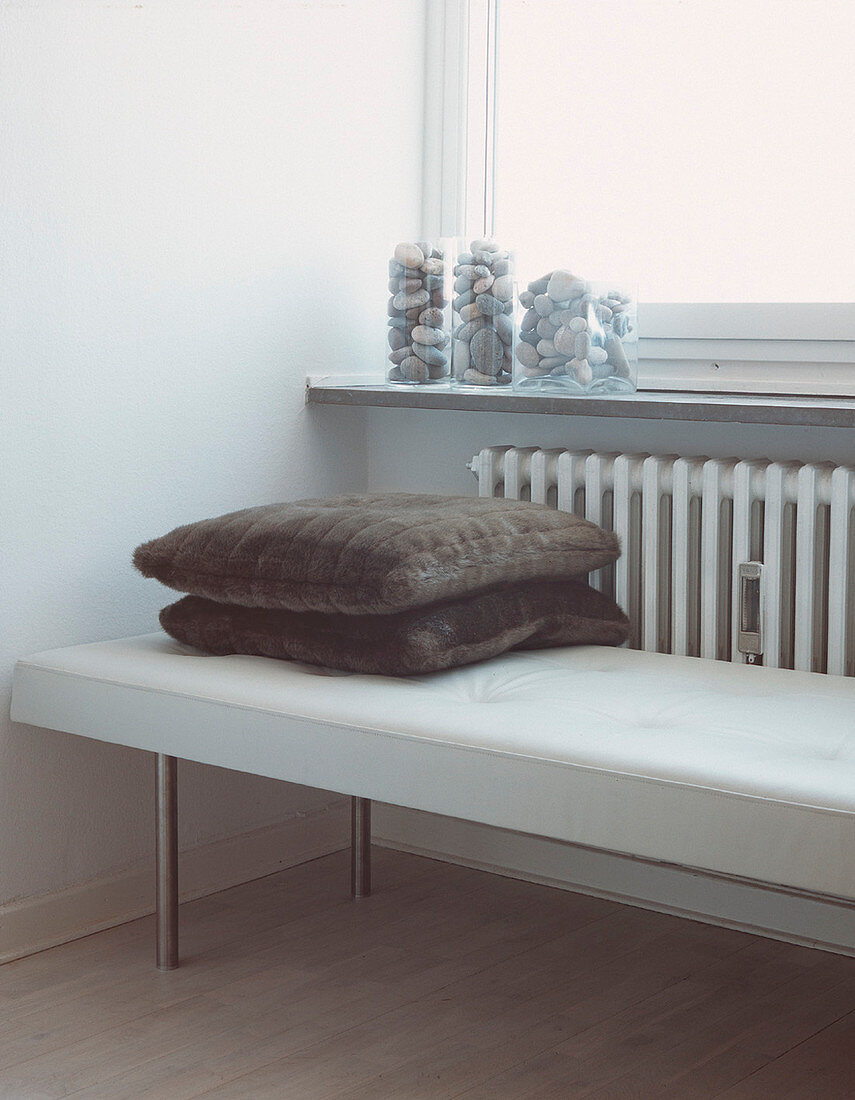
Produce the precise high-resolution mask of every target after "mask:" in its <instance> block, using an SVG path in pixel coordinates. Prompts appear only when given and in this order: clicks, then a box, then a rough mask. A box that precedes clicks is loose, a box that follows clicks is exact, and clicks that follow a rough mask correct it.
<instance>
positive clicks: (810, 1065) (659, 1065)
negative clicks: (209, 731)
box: [0, 850, 855, 1100]
mask: <svg viewBox="0 0 855 1100" xmlns="http://www.w3.org/2000/svg"><path fill="white" fill-rule="evenodd" d="M374 877H375V891H376V892H375V895H374V896H373V897H372V898H370V899H366V900H364V901H361V902H358V903H356V904H354V903H352V902H351V901H350V899H349V897H348V896H347V894H348V888H349V878H348V867H347V856H346V854H345V853H339V854H337V855H334V856H329V857H327V858H325V859H321V860H316V861H314V862H313V863H307V864H304V865H302V866H300V867H295V868H292V869H290V870H288V871H284V872H282V873H281V874H278V875H274V876H271V877H270V878H266V879H260V880H258V881H256V882H253V883H249V884H247V885H245V886H240V887H237V888H235V889H233V890H229V891H226V892H224V893H221V894H216V895H214V896H213V897H209V898H204V899H202V900H200V901H197V902H194V903H192V904H190V905H186V906H184V907H183V908H182V936H183V943H182V949H183V965H182V968H181V969H180V970H178V971H174V972H172V973H169V974H160V973H157V972H156V971H155V970H154V969H153V967H152V963H153V950H154V945H153V921H152V920H151V919H146V920H141V921H135V922H134V923H132V924H127V925H124V926H123V927H121V928H116V929H112V930H111V931H108V932H102V933H99V934H98V935H95V936H90V937H88V938H87V939H84V940H78V941H77V942H76V943H72V944H67V945H65V946H63V947H58V948H54V949H53V950H51V951H45V952H43V953H41V954H39V955H34V956H32V957H31V958H29V959H22V960H20V961H19V962H15V963H10V964H8V965H7V966H5V967H2V968H0V1097H2V1098H3V1100H35V1098H41V1097H58V1096H70V1095H71V1096H77V1097H93V1098H94V1097H103V1098H109V1100H118V1098H119V1097H127V1098H130V1100H141V1098H143V1097H159V1098H163V1100H182V1098H185V1097H191V1096H205V1097H234V1098H244V1097H247V1098H256V1097H259V1098H261V1097H275V1098H277V1100H281V1098H291V1097H296V1098H299V1100H304V1098H305V1100H313V1098H316V1097H332V1096H335V1097H341V1098H344V1097H347V1098H351V1100H355V1098H356V1097H361V1098H369V1097H370V1098H387V1097H388V1098H392V1097H406V1098H414V1097H424V1098H434V1097H457V1096H461V1097H466V1098H467V1100H475V1098H478V1100H488V1098H489V1100H504V1098H517V1097H562V1098H563V1097H579V1096H585V1097H655V1096H662V1095H667V1096H669V1097H678V1098H684V1097H714V1096H725V1097H728V1098H731V1100H737V1098H738V1100H746V1098H748V1097H770V1098H775V1100H779V1098H786V1097H794V1098H798V1100H807V1098H816V1100H835V1098H838V1097H839V1098H844V1097H845V1098H847V1100H852V1098H853V1097H855V959H848V958H842V957H839V956H835V955H829V954H826V953H823V952H820V951H812V950H810V949H808V948H802V947H792V946H789V945H786V944H782V943H776V942H774V941H772V940H766V939H760V938H757V937H754V936H750V935H747V934H744V933H741V932H731V931H727V930H723V929H718V928H712V927H709V926H706V925H703V924H697V923H693V922H691V921H687V920H680V919H678V918H676V917H667V916H662V915H660V914H656V913H649V912H645V911H644V910H641V909H633V908H630V907H628V906H622V905H618V904H616V903H613V902H607V901H601V900H599V899H594V898H586V897H582V896H579V895H575V894H570V893H566V892H564V891H559V890H552V889H548V888H546V887H541V886H532V885H529V884H526V883H521V882H516V881H514V880H512V879H503V878H499V877H497V876H493V875H488V874H485V873H482V872H478V871H470V870H467V869H464V868H460V867H454V866H451V865H448V864H441V863H436V862H433V861H430V860H426V859H420V858H417V857H415V856H406V855H401V854H399V853H394V852H389V851H383V850H379V851H376V852H375V872H374Z"/></svg>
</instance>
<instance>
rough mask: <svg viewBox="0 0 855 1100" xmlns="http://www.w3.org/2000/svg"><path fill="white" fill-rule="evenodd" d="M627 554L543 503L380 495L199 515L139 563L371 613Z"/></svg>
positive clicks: (156, 571)
mask: <svg viewBox="0 0 855 1100" xmlns="http://www.w3.org/2000/svg"><path fill="white" fill-rule="evenodd" d="M619 553H620V547H619V544H618V540H617V538H616V537H615V536H614V535H612V534H609V533H608V532H606V531H603V530H602V529H601V528H599V527H597V526H596V525H594V524H593V523H588V522H587V521H586V520H584V519H581V518H580V517H579V516H575V515H572V514H571V513H569V512H558V511H556V510H555V509H554V508H548V507H547V506H546V505H542V504H529V503H527V502H525V501H519V500H504V499H492V498H490V499H479V498H477V497H448V496H433V495H422V494H414V493H389V494H382V493H377V494H369V495H366V496H342V497H331V498H328V499H326V500H302V501H297V502H295V503H293V504H268V505H264V506H262V507H260V508H248V509H246V510H244V511H241V512H232V513H230V514H229V515H225V516H219V517H217V518H216V519H205V520H201V521H199V522H198V523H190V524H187V525H186V526H184V527H177V528H176V529H175V530H174V531H171V532H170V533H169V534H167V535H164V536H163V537H162V538H158V539H154V540H152V541H151V542H146V543H143V545H142V546H139V547H138V548H137V550H136V553H135V554H134V564H135V565H136V566H137V568H138V569H139V570H140V572H142V573H143V574H144V575H145V576H146V577H155V578H157V580H159V581H162V582H163V583H164V584H167V585H169V586H170V588H175V589H177V590H178V591H179V592H190V593H192V594H193V595H195V596H206V597H208V598H209V599H213V600H219V601H221V602H224V603H232V604H242V605H244V606H247V607H268V608H286V609H288V610H290V611H337V612H344V613H347V614H353V615H364V614H375V613H376V614H385V613H389V612H393V611H401V610H405V609H407V608H411V607H420V606H424V605H425V604H431V603H437V602H439V601H441V600H448V599H453V598H455V597H457V596H462V595H465V594H468V593H471V592H478V591H483V590H484V589H487V588H494V587H495V586H496V585H500V584H506V583H508V582H515V581H523V580H532V579H535V578H540V579H558V578H564V577H570V576H578V575H580V574H584V573H589V572H591V571H592V570H594V569H598V568H600V567H601V566H603V565H607V564H608V563H609V562H612V561H614V560H615V558H617V557H618V555H619Z"/></svg>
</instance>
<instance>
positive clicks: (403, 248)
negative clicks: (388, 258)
mask: <svg viewBox="0 0 855 1100" xmlns="http://www.w3.org/2000/svg"><path fill="white" fill-rule="evenodd" d="M395 259H396V260H397V261H398V263H399V264H400V265H401V266H402V267H421V265H422V264H423V263H424V262H425V254H424V252H422V250H421V249H420V248H419V246H418V245H417V244H409V243H408V242H406V241H402V242H401V243H400V244H399V245H397V246H396V248H395Z"/></svg>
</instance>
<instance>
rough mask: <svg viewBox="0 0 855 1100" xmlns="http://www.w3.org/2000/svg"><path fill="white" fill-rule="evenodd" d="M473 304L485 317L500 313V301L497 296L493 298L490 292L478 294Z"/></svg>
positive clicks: (501, 307)
mask: <svg viewBox="0 0 855 1100" xmlns="http://www.w3.org/2000/svg"><path fill="white" fill-rule="evenodd" d="M475 305H476V306H477V307H478V310H479V312H481V313H483V314H484V316H485V317H493V316H495V314H497V313H501V312H502V309H503V306H502V303H501V302H500V301H499V299H498V298H494V297H493V295H492V294H479V295H478V297H477V298H476V299H475Z"/></svg>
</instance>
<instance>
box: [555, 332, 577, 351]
mask: <svg viewBox="0 0 855 1100" xmlns="http://www.w3.org/2000/svg"><path fill="white" fill-rule="evenodd" d="M552 342H553V344H554V345H555V350H556V351H558V352H561V354H562V355H575V354H576V333H575V332H573V331H572V330H571V329H570V326H569V325H562V326H561V328H560V329H558V331H557V332H556V333H555V335H554V336H553V338H552Z"/></svg>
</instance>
